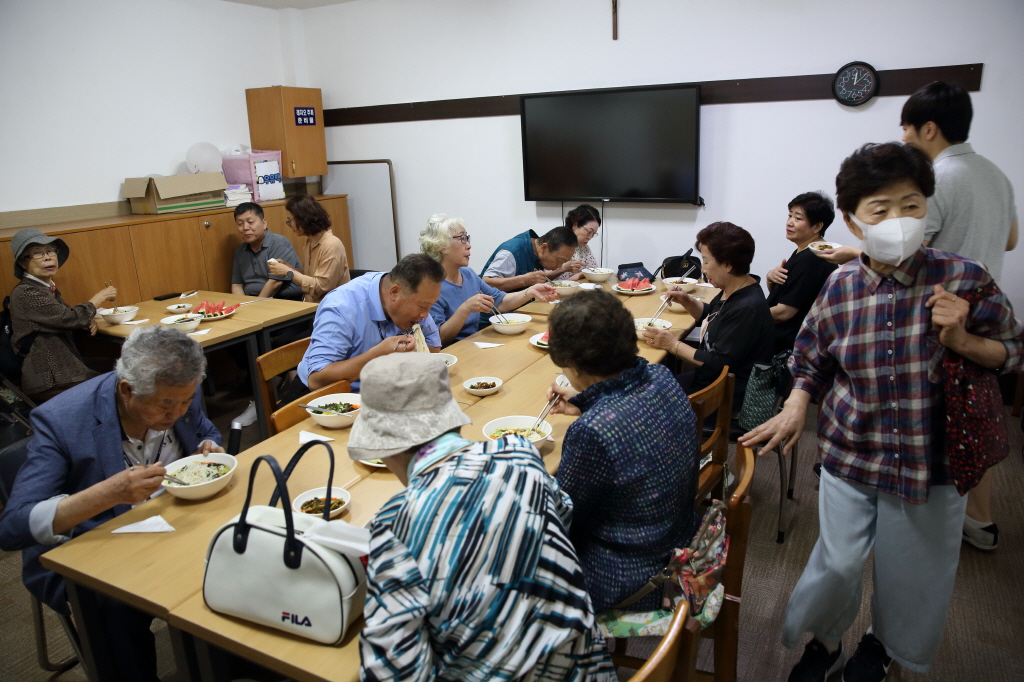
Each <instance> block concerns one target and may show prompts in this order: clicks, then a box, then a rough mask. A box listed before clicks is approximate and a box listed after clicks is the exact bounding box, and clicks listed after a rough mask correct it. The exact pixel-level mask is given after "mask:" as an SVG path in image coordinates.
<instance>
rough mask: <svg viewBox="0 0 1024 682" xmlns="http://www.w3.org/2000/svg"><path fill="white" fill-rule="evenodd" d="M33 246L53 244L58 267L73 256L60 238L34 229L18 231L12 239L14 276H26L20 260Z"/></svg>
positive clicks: (28, 228) (19, 277)
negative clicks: (19, 262) (26, 250)
mask: <svg viewBox="0 0 1024 682" xmlns="http://www.w3.org/2000/svg"><path fill="white" fill-rule="evenodd" d="M33 244H39V245H40V246H46V245H47V244H53V245H54V247H55V248H56V249H57V267H61V266H63V265H64V263H66V262H67V260H68V256H69V255H71V249H69V248H68V245H67V244H65V243H64V240H63V239H61V238H60V237H51V236H49V235H45V234H43V233H42V232H40V231H39V230H37V229H36V228H34V227H26V228H25V229H24V230H18V231H17V232H16V233H15V235H14V236H13V237H11V251H12V252H13V253H14V276H15V277H17V278H18V279H21V278H22V277H24V276H25V269H24V268H23V267H21V266H20V265H18V260H20V259H21V257H22V255H23V254H24V253H25V249H27V248H28V247H30V246H32V245H33Z"/></svg>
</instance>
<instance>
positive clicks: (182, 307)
mask: <svg viewBox="0 0 1024 682" xmlns="http://www.w3.org/2000/svg"><path fill="white" fill-rule="evenodd" d="M167 309H168V310H170V311H171V312H172V313H187V312H188V311H190V310H192V304H191V303H175V304H174V305H169V306H167Z"/></svg>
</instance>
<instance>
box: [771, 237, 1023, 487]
mask: <svg viewBox="0 0 1024 682" xmlns="http://www.w3.org/2000/svg"><path fill="white" fill-rule="evenodd" d="M991 281H992V278H991V276H989V274H988V272H986V271H985V269H984V268H983V267H982V266H981V265H979V264H978V263H977V262H975V261H972V260H967V259H965V258H961V257H959V256H956V255H954V254H951V253H946V252H945V251H937V250H935V249H928V248H924V247H922V248H921V249H919V250H918V251H917V253H915V254H914V255H913V256H911V257H910V258H908V259H907V260H905V261H903V262H902V263H901V264H900V265H899V267H898V268H897V269H896V270H895V271H894V272H893V273H892V274H891V275H889V276H882V275H880V274H879V273H877V272H875V271H874V270H872V269H871V268H869V267H868V266H867V264H866V263H864V262H863V261H860V260H858V261H853V262H851V263H848V264H846V265H845V266H843V267H841V268H839V269H838V270H836V271H835V272H834V273H833V274H832V276H831V277H830V278H829V280H828V282H827V283H826V285H825V289H824V290H823V291H822V293H821V295H820V296H819V297H818V300H817V301H816V302H815V304H814V306H813V307H812V308H811V311H810V312H809V313H808V314H807V318H806V319H805V320H804V324H803V327H802V328H801V329H800V333H799V334H798V335H797V339H796V346H795V347H794V355H793V357H792V358H791V359H790V369H791V370H792V372H793V379H794V383H793V388H794V389H797V388H799V389H802V390H804V391H807V392H808V393H810V394H811V396H813V397H814V398H816V399H818V400H819V402H821V401H822V398H824V401H823V402H822V403H821V411H820V414H819V423H818V429H819V436H820V437H819V440H818V450H819V453H820V455H821V458H822V466H824V467H825V468H826V469H827V470H828V472H829V473H831V474H832V475H834V476H837V477H839V478H843V479H846V480H849V481H853V482H856V483H860V484H862V485H866V486H869V487H872V488H876V489H877V490H879V491H881V492H885V493H889V494H892V495H898V496H900V497H901V498H903V499H904V500H906V501H908V502H911V503H914V504H923V503H925V502H927V501H928V490H929V488H930V486H933V485H949V484H951V483H952V478H951V476H950V475H949V473H948V466H947V464H948V458H947V457H946V456H945V454H944V445H943V438H942V434H941V429H942V425H943V419H942V417H943V416H944V415H943V414H942V412H941V410H942V386H941V385H940V383H939V381H940V379H939V365H940V363H941V361H942V358H943V357H944V355H945V352H946V351H945V349H944V348H943V346H941V345H940V344H939V334H938V331H937V330H936V329H934V328H933V327H932V321H931V317H932V316H931V309H930V308H926V307H925V302H926V301H927V300H928V299H929V298H930V297H931V296H932V294H933V293H934V286H935V285H936V284H941V285H942V286H943V287H944V288H945V289H946V290H947V291H951V292H953V293H956V294H962V293H963V292H966V291H969V290H971V289H974V288H976V287H979V286H982V285H985V284H987V283H989V282H991ZM967 331H969V332H971V333H972V334H976V335H978V336H982V337H985V338H988V339H997V340H1000V341H1002V342H1003V344H1004V345H1005V346H1006V351H1007V358H1006V363H1005V364H1004V366H1003V368H1002V371H1004V372H1019V371H1021V370H1022V369H1024V325H1022V324H1021V323H1020V322H1019V321H1018V320H1016V319H1015V318H1014V315H1013V309H1012V308H1011V307H1010V302H1009V300H1007V298H1006V296H1005V294H1003V293H1002V292H1001V291H1000V292H997V293H996V294H995V295H993V296H990V297H989V298H987V299H985V300H983V301H981V302H980V303H977V304H976V305H973V306H972V307H971V312H970V316H969V318H968V320H967ZM935 431H938V433H936V432H935Z"/></svg>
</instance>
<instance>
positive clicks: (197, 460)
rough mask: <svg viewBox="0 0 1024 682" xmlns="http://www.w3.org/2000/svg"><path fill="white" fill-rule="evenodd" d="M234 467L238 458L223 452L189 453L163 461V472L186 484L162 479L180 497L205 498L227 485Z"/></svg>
mask: <svg viewBox="0 0 1024 682" xmlns="http://www.w3.org/2000/svg"><path fill="white" fill-rule="evenodd" d="M236 468H238V460H237V459H235V458H234V457H233V456H231V455H229V454H226V453H223V452H211V453H209V454H206V455H189V456H188V457H182V458H181V459H179V460H176V461H174V462H171V463H170V464H168V465H167V473H168V474H169V475H171V476H174V477H175V478H180V479H181V480H183V481H185V483H187V484H188V485H178V484H177V483H172V482H171V481H164V488H166V489H167V492H169V493H170V494H171V495H174V496H175V497H180V498H181V499H183V500H205V499H206V498H207V497H213V496H214V495H216V494H217V493H219V492H220V491H221V490H223V489H224V488H226V487H227V485H228V483H230V482H231V477H232V476H234V475H235V469H236Z"/></svg>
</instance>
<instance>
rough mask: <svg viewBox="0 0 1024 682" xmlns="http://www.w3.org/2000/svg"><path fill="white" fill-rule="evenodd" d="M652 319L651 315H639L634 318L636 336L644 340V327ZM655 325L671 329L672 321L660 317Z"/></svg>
mask: <svg viewBox="0 0 1024 682" xmlns="http://www.w3.org/2000/svg"><path fill="white" fill-rule="evenodd" d="M650 321H651V318H649V317H638V318H636V319H634V320H633V326H634V327H635V328H636V338H638V339H640V340H641V341H642V340H643V338H644V329H645V328H646V327H647V323H648V322H650ZM653 326H655V327H657V328H658V329H671V328H672V323H671V322H669V321H668V320H663V319H661V318H658V319H656V320H654V325H653Z"/></svg>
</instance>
